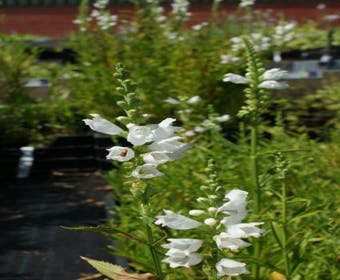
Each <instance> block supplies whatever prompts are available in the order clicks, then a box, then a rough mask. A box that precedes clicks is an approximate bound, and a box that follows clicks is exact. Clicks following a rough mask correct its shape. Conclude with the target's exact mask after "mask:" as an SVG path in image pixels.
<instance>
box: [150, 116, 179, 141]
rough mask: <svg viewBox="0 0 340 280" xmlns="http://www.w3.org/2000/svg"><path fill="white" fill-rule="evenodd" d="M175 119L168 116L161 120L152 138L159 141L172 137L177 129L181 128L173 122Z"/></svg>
mask: <svg viewBox="0 0 340 280" xmlns="http://www.w3.org/2000/svg"><path fill="white" fill-rule="evenodd" d="M175 121H176V119H173V118H166V119H165V120H163V121H161V122H160V123H159V124H158V127H157V128H156V129H155V130H153V132H152V133H153V135H152V140H153V141H156V142H157V141H160V140H164V139H166V138H170V137H172V136H173V135H174V134H175V131H176V130H179V129H181V128H180V127H177V126H173V125H172V123H173V122H175Z"/></svg>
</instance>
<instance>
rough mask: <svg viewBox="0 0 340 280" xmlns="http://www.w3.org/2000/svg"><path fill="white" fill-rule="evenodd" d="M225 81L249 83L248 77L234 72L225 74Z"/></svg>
mask: <svg viewBox="0 0 340 280" xmlns="http://www.w3.org/2000/svg"><path fill="white" fill-rule="evenodd" d="M223 82H231V83H234V84H248V80H247V78H245V77H243V76H241V75H237V74H232V73H228V74H225V75H224V76H223Z"/></svg>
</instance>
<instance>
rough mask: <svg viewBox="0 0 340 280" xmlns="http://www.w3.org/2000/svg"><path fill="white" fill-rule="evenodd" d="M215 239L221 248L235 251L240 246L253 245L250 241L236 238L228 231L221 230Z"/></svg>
mask: <svg viewBox="0 0 340 280" xmlns="http://www.w3.org/2000/svg"><path fill="white" fill-rule="evenodd" d="M214 240H215V242H216V245H217V247H218V248H219V249H229V250H230V251H233V252H237V251H238V250H239V249H240V248H244V247H249V246H251V244H250V243H248V242H246V241H243V240H242V239H240V238H235V237H233V236H232V235H230V234H228V233H227V232H221V233H220V234H219V235H216V236H214Z"/></svg>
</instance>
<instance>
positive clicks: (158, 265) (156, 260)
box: [140, 203, 163, 279]
mask: <svg viewBox="0 0 340 280" xmlns="http://www.w3.org/2000/svg"><path fill="white" fill-rule="evenodd" d="M140 206H141V213H142V216H145V212H146V211H145V205H144V204H143V203H141V205H140ZM144 226H145V232H146V236H147V239H148V246H149V250H150V253H151V257H152V262H153V264H154V267H155V271H156V275H157V278H158V279H163V272H162V267H161V263H160V260H159V258H158V254H157V252H156V250H155V246H154V241H153V236H152V230H151V227H150V226H149V225H148V224H147V223H146V222H144Z"/></svg>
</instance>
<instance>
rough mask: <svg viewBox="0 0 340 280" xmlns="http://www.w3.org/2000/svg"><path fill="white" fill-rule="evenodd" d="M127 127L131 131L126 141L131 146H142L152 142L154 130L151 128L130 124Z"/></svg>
mask: <svg viewBox="0 0 340 280" xmlns="http://www.w3.org/2000/svg"><path fill="white" fill-rule="evenodd" d="M127 127H128V129H129V134H128V136H127V138H126V140H127V141H129V142H130V143H131V144H133V145H136V146H141V145H144V144H145V143H147V142H151V141H152V130H151V128H150V127H148V126H140V125H134V124H128V125H127Z"/></svg>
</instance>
